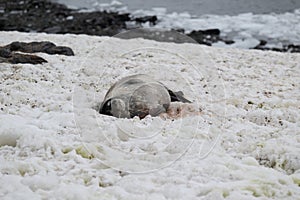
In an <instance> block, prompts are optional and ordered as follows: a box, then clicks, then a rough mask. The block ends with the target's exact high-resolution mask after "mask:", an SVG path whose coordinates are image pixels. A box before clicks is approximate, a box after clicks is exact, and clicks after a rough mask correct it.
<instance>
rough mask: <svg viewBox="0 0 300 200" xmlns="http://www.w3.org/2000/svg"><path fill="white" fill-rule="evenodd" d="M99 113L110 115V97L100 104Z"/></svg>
mask: <svg viewBox="0 0 300 200" xmlns="http://www.w3.org/2000/svg"><path fill="white" fill-rule="evenodd" d="M99 113H100V114H103V115H109V116H112V113H111V99H108V100H107V101H106V102H105V103H104V104H102V106H101V108H100V111H99Z"/></svg>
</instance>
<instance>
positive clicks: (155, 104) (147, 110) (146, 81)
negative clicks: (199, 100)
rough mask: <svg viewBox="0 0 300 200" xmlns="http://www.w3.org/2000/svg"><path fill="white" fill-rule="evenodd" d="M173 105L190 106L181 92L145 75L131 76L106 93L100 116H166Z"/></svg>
mask: <svg viewBox="0 0 300 200" xmlns="http://www.w3.org/2000/svg"><path fill="white" fill-rule="evenodd" d="M173 101H180V102H183V103H190V101H189V100H187V99H186V98H184V97H183V93H182V92H173V91H171V90H170V89H168V88H167V87H166V86H164V85H163V84H162V83H160V82H158V81H155V80H153V79H152V78H151V77H150V76H147V75H144V74H138V75H132V76H128V77H125V78H122V79H121V80H119V81H118V82H116V83H115V84H114V85H113V86H112V87H111V88H110V89H109V90H108V92H107V93H106V95H105V98H104V101H103V102H102V104H101V107H100V111H99V112H100V113H101V114H105V115H110V116H115V117H118V118H132V117H134V116H138V117H139V118H141V119H142V118H144V117H145V116H147V115H151V116H153V117H154V116H158V115H159V114H161V113H165V112H166V111H167V109H168V108H169V106H170V103H171V102H173Z"/></svg>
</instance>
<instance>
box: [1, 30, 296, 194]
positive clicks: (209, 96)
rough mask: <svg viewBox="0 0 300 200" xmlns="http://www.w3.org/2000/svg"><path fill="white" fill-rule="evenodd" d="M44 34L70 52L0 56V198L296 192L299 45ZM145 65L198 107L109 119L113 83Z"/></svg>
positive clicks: (12, 35) (31, 37) (4, 35)
mask: <svg viewBox="0 0 300 200" xmlns="http://www.w3.org/2000/svg"><path fill="white" fill-rule="evenodd" d="M0 38H1V39H0V45H4V44H8V43H10V42H12V41H16V40H18V41H41V40H50V41H52V42H54V43H56V44H57V45H66V46H69V47H71V48H72V49H73V50H74V52H75V56H74V57H66V56H60V55H46V54H42V53H39V54H38V55H40V56H42V57H43V58H45V59H47V60H48V61H49V62H48V63H46V64H43V65H36V66H34V65H29V64H3V63H1V64H0V80H1V81H0V185H1V187H0V198H1V199H224V198H226V199H274V198H275V199H283V198H284V199H296V198H299V196H300V189H299V184H300V159H299V155H300V145H299V144H300V143H299V142H300V129H299V128H300V124H299V123H300V115H299V109H300V96H299V92H300V87H299V83H300V64H299V63H300V55H298V54H288V53H286V54H282V53H276V52H262V51H255V50H252V51H250V50H237V49H222V48H211V47H206V46H201V45H196V44H173V43H159V42H155V41H148V40H143V39H132V40H121V39H116V38H114V39H112V38H108V37H93V36H85V35H49V34H36V33H18V32H0ZM135 73H147V74H150V75H152V76H153V77H154V78H156V79H157V80H160V81H161V82H163V83H164V84H165V85H167V86H168V87H170V88H171V89H173V90H182V91H183V92H184V93H185V95H186V96H187V98H189V99H191V100H192V101H193V104H194V105H195V106H196V107H198V108H199V109H201V110H202V114H201V115H197V116H190V117H186V118H182V119H177V120H169V119H168V120H164V119H161V118H151V117H147V118H145V119H144V120H142V121H140V120H139V119H137V118H134V119H115V118H113V117H109V116H102V115H100V114H98V113H97V111H96V110H97V107H98V106H99V103H100V102H101V100H102V99H103V97H104V95H105V92H106V91H107V90H108V89H109V87H110V85H111V84H112V83H114V82H115V81H116V80H119V79H120V78H121V77H124V76H126V75H129V74H135Z"/></svg>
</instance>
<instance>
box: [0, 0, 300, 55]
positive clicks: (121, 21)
mask: <svg viewBox="0 0 300 200" xmlns="http://www.w3.org/2000/svg"><path fill="white" fill-rule="evenodd" d="M146 22H149V24H150V25H152V26H155V24H156V23H157V22H158V19H157V17H156V16H144V17H138V18H134V17H132V16H131V15H130V13H122V14H120V13H117V12H107V11H103V12H101V11H95V12H83V11H79V10H76V9H70V8H68V7H66V6H65V5H62V4H58V3H53V2H49V1H45V0H23V1H20V0H10V1H4V2H0V31H20V32H45V33H55V34H65V33H73V34H87V35H98V36H113V35H116V34H118V33H120V32H122V31H124V30H130V29H132V28H137V27H141V25H142V24H143V23H146ZM128 24H131V26H129V25H128ZM132 24H133V25H132ZM178 31H180V32H181V33H184V30H178ZM186 35H187V36H189V37H191V38H193V39H194V40H195V41H197V42H198V43H200V44H204V45H209V46H211V45H212V44H213V43H216V42H224V43H225V44H233V43H234V41H233V40H229V39H227V38H223V37H221V32H220V30H219V29H209V30H194V31H192V32H191V33H189V34H186ZM147 38H148V39H151V37H147ZM154 39H155V38H154ZM173 42H176V41H175V40H174V41H173ZM266 44H267V41H261V42H260V44H259V45H257V46H256V47H254V48H253V49H260V50H272V51H280V52H292V53H299V52H300V45H295V44H289V45H285V46H283V47H282V48H268V47H266Z"/></svg>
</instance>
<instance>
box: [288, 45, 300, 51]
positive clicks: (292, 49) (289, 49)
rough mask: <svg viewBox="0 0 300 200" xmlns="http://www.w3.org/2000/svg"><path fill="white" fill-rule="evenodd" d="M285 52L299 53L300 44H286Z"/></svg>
mask: <svg viewBox="0 0 300 200" xmlns="http://www.w3.org/2000/svg"><path fill="white" fill-rule="evenodd" d="M287 52H291V53H300V45H294V44H289V45H288V46H287Z"/></svg>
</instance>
